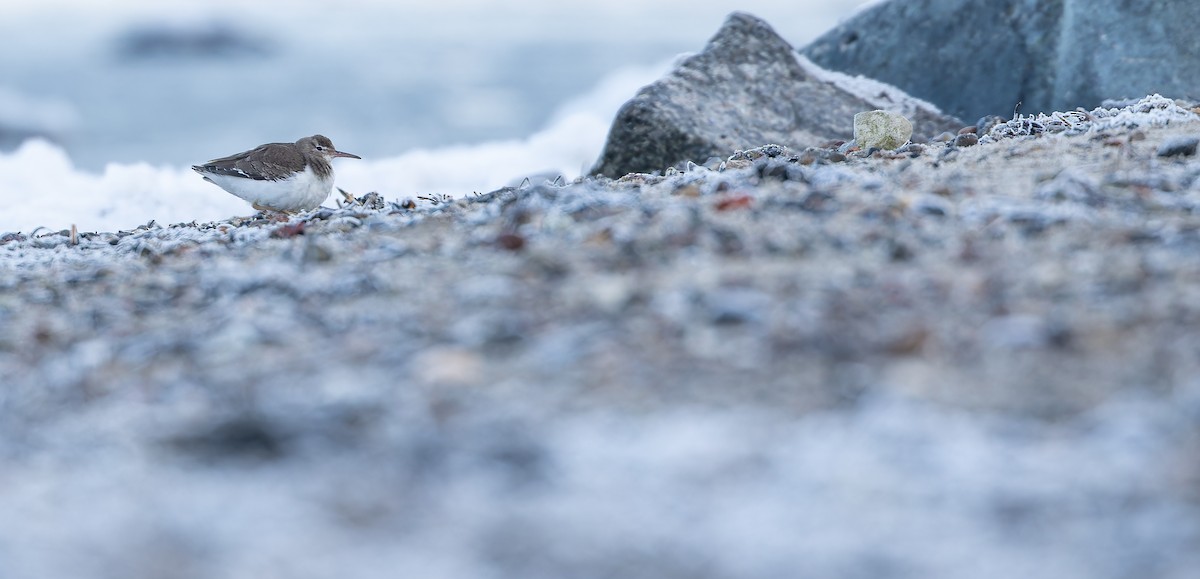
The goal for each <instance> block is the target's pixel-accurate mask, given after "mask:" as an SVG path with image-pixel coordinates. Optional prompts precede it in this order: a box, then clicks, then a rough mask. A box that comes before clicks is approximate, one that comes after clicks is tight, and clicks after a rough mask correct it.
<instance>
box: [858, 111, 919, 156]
mask: <svg viewBox="0 0 1200 579" xmlns="http://www.w3.org/2000/svg"><path fill="white" fill-rule="evenodd" d="M912 132H913V128H912V123H910V122H909V121H908V119H906V118H904V115H900V114H896V113H892V112H888V111H868V112H865V113H858V114H857V115H854V142H856V143H858V147H859V148H860V149H864V150H865V149H870V148H872V147H878V148H880V149H887V150H892V149H897V148H900V147H901V146H903V145H904V144H905V143H907V142H908V140H909V139H910V138H912Z"/></svg>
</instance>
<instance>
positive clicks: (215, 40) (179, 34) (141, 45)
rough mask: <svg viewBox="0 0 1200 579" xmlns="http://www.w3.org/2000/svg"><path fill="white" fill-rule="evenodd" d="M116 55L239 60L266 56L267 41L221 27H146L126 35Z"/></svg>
mask: <svg viewBox="0 0 1200 579" xmlns="http://www.w3.org/2000/svg"><path fill="white" fill-rule="evenodd" d="M118 52H119V54H120V55H121V56H122V57H123V58H126V59H129V60H143V59H154V58H167V59H176V58H239V57H257V56H265V55H267V54H269V53H270V47H269V46H268V44H267V43H266V42H264V41H263V40H260V39H258V38H254V37H252V36H248V35H246V34H245V33H243V32H241V31H239V30H235V29H233V28H230V27H228V26H225V25H222V24H212V25H208V26H203V27H199V28H186V29H184V28H174V27H168V26H162V27H146V28H139V29H135V30H131V31H129V32H127V33H126V34H125V35H124V36H123V37H122V38H121V39H120V40H119V46H118Z"/></svg>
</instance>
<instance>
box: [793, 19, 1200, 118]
mask: <svg viewBox="0 0 1200 579" xmlns="http://www.w3.org/2000/svg"><path fill="white" fill-rule="evenodd" d="M1150 15H1153V16H1152V17H1151V16H1150ZM1198 25H1200V4H1196V3H1193V2H1174V3H1169V2H1161V1H1158V0H1088V1H1086V2H1085V1H1083V0H964V1H953V2H952V1H945V0H909V1H906V2H884V3H880V4H878V5H877V6H875V7H874V8H872V9H870V10H866V11H864V12H863V13H861V14H859V15H858V16H856V17H855V18H853V19H851V20H849V21H847V22H845V23H844V24H842V25H840V26H838V27H837V28H835V29H833V30H832V31H830V32H828V33H827V34H825V35H824V36H822V37H820V38H818V39H817V40H816V41H814V42H813V43H812V44H810V45H809V46H807V47H805V48H804V49H802V50H801V52H802V53H803V54H804V55H805V56H807V57H808V58H810V59H812V60H813V61H814V62H816V63H817V64H819V65H821V66H822V67H825V68H829V69H833V70H838V71H843V72H846V73H851V74H861V75H864V76H867V77H870V78H874V79H878V80H880V81H883V82H887V83H890V84H893V85H895V86H897V87H899V88H900V89H902V90H905V91H907V92H909V93H910V94H912V95H913V96H916V97H919V98H922V99H925V100H928V101H931V102H932V103H934V104H935V105H937V106H938V107H940V108H942V110H944V111H946V112H947V113H949V114H953V115H956V116H959V117H962V118H977V117H980V116H983V115H1002V116H1005V117H1011V116H1012V114H1013V110H1014V108H1015V107H1016V106H1017V104H1018V103H1023V104H1021V110H1023V111H1028V112H1041V111H1048V110H1071V109H1073V108H1075V107H1085V108H1091V107H1094V106H1098V105H1099V104H1100V103H1101V101H1103V100H1104V99H1109V98H1131V97H1132V98H1137V97H1141V96H1143V95H1146V94H1153V93H1160V94H1165V95H1172V96H1180V97H1183V96H1190V95H1194V94H1197V93H1200V90H1198V89H1200V42H1198V41H1197V40H1196V36H1195V30H1196V27H1197V26H1198Z"/></svg>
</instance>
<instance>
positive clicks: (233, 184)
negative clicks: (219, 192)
mask: <svg viewBox="0 0 1200 579" xmlns="http://www.w3.org/2000/svg"><path fill="white" fill-rule="evenodd" d="M334 157H349V158H351V159H361V158H362V157H359V156H358V155H351V154H350V153H343V152H341V151H339V150H337V149H335V148H333V142H332V141H330V140H329V138H328V137H326V136H324V135H313V136H311V137H304V138H303V139H300V140H299V141H296V142H295V143H267V144H265V145H259V146H257V147H255V148H253V149H250V150H249V151H246V152H244V153H238V154H236V155H230V156H228V157H221V158H220V159H213V160H211V161H209V162H207V163H205V164H203V165H192V170H193V171H195V172H197V173H199V174H200V175H202V176H203V177H204V180H205V181H208V182H209V183H213V184H214V185H216V186H218V187H220V188H222V189H224V190H226V191H228V192H230V193H232V194H234V195H235V196H237V197H241V198H242V199H245V200H246V201H249V202H250V205H251V206H252V207H254V208H255V209H257V210H259V211H264V210H266V211H280V212H284V213H292V212H295V211H304V210H306V209H314V208H316V207H319V206H320V205H321V203H323V202H324V201H325V199H326V198H327V197H329V193H330V192H331V191H333V165H332V164H331V163H330V162H329V161H330V160H331V159H333V158H334Z"/></svg>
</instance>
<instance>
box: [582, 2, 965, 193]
mask: <svg viewBox="0 0 1200 579" xmlns="http://www.w3.org/2000/svg"><path fill="white" fill-rule="evenodd" d="M877 108H880V106H878V103H871V102H868V101H867V100H866V99H864V98H863V97H861V96H858V95H855V94H853V93H851V92H849V91H847V90H845V89H843V88H840V87H838V86H837V85H835V84H834V83H832V82H826V81H825V80H822V79H819V78H816V77H815V76H814V74H813V73H812V71H811V70H809V69H806V68H805V66H804V65H803V64H802V63H801V62H800V61H799V60H798V59H797V54H796V52H795V50H794V49H793V48H792V46H791V45H789V44H788V43H787V42H786V41H785V40H783V39H782V38H780V37H779V35H778V34H776V33H775V31H774V30H772V29H771V27H770V26H769V25H768V24H767V23H766V22H763V21H762V20H760V19H758V18H755V17H754V16H751V15H749V14H744V13H734V14H732V15H730V17H729V19H728V20H727V21H726V22H725V24H724V26H722V28H721V29H720V31H718V32H717V34H716V36H714V37H713V38H712V40H710V41H709V43H708V45H707V46H706V47H705V49H704V51H703V52H701V53H699V54H697V55H695V56H692V57H690V58H688V59H686V60H684V61H683V62H682V63H681V64H680V65H679V66H678V67H677V68H676V69H675V70H674V71H672V72H671V73H670V74H668V75H667V76H666V77H664V78H662V79H660V80H658V81H657V82H655V83H654V84H651V85H650V86H647V87H645V88H643V89H642V90H641V91H640V92H638V94H637V96H635V97H634V98H633V100H631V101H629V102H628V103H626V104H625V105H624V106H623V107H622V108H621V110H620V112H619V113H618V114H617V119H616V121H615V122H614V123H613V126H612V129H611V130H610V132H609V135H608V142H607V144H606V145H605V148H604V152H603V153H602V154H601V158H600V161H599V162H598V163H597V164H596V166H595V167H594V168H593V169H592V173H594V174H597V173H598V174H602V175H607V176H609V177H619V176H622V175H625V174H627V173H635V172H642V173H648V172H653V171H661V170H663V169H665V168H666V167H669V166H672V165H675V164H677V163H680V162H684V161H688V160H692V161H696V162H701V161H704V160H705V159H708V158H710V157H714V156H716V157H727V156H729V155H730V154H732V153H733V152H734V151H737V150H740V149H747V148H750V147H756V146H760V145H764V144H767V143H779V144H783V145H787V146H790V147H793V148H796V149H803V148H804V147H805V146H809V145H816V144H818V143H821V142H823V141H827V140H829V139H849V138H850V137H851V136H852V131H853V118H854V115H855V114H856V113H859V112H862V111H865V110H872V109H877ZM897 108H899V107H897ZM910 118H912V119H913V120H914V121H915V125H916V133H917V136H916V137H914V138H915V139H916V140H922V139H927V138H928V136H930V135H933V134H936V133H938V132H941V131H943V130H948V129H951V128H953V129H955V130H956V129H957V128H958V127H959V126H961V125H962V123H961V121H958V120H957V119H951V118H949V117H946V116H944V115H940V114H938V113H936V112H934V111H928V110H926V111H922V112H921V114H919V115H916V116H910Z"/></svg>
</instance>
